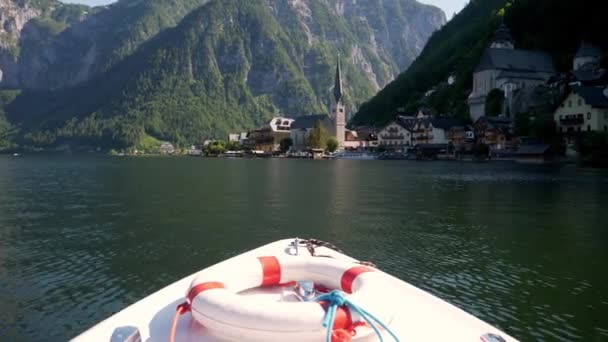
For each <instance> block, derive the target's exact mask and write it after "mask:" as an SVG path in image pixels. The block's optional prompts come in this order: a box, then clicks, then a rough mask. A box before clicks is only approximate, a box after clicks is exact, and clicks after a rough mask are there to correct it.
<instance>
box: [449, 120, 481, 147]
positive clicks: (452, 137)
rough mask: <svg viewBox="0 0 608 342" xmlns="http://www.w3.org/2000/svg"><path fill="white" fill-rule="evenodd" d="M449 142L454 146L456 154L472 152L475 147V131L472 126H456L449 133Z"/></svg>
mask: <svg viewBox="0 0 608 342" xmlns="http://www.w3.org/2000/svg"><path fill="white" fill-rule="evenodd" d="M448 141H449V143H451V144H452V146H454V148H455V151H454V152H456V151H458V152H470V151H472V150H473V146H474V145H475V129H474V128H473V126H471V125H466V126H454V127H452V128H450V130H449V131H448Z"/></svg>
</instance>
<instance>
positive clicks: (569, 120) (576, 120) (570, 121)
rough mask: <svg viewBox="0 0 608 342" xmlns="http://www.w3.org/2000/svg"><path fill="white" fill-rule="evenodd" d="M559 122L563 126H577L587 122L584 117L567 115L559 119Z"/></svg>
mask: <svg viewBox="0 0 608 342" xmlns="http://www.w3.org/2000/svg"><path fill="white" fill-rule="evenodd" d="M559 123H560V124H561V125H563V126H576V125H582V124H583V123H585V119H584V118H583V117H580V116H579V117H566V118H563V119H560V120H559Z"/></svg>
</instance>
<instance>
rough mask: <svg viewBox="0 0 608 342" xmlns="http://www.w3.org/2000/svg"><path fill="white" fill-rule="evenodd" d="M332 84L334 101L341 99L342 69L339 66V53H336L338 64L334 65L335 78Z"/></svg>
mask: <svg viewBox="0 0 608 342" xmlns="http://www.w3.org/2000/svg"><path fill="white" fill-rule="evenodd" d="M335 82H336V83H335V84H334V97H335V98H336V103H338V102H340V101H341V100H342V96H343V95H344V94H343V91H342V69H341V68H340V55H339V54H338V64H337V65H336V80H335Z"/></svg>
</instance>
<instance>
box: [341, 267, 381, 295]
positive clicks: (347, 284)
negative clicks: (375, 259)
mask: <svg viewBox="0 0 608 342" xmlns="http://www.w3.org/2000/svg"><path fill="white" fill-rule="evenodd" d="M373 271H374V270H372V269H371V268H369V267H365V266H355V267H352V268H349V269H348V270H346V272H344V274H342V280H341V281H340V285H341V286H342V291H344V292H346V293H353V282H354V281H355V279H356V278H357V277H358V276H359V275H360V274H361V273H366V272H373Z"/></svg>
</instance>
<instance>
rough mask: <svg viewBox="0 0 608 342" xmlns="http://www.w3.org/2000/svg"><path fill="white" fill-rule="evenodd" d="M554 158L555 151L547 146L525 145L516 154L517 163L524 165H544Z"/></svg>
mask: <svg viewBox="0 0 608 342" xmlns="http://www.w3.org/2000/svg"><path fill="white" fill-rule="evenodd" d="M554 157H555V154H554V153H553V149H552V148H551V146H550V145H547V144H524V145H521V146H519V148H518V149H517V151H516V152H515V161H516V162H518V163H524V164H544V163H547V162H551V161H553V159H554Z"/></svg>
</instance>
